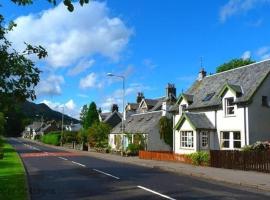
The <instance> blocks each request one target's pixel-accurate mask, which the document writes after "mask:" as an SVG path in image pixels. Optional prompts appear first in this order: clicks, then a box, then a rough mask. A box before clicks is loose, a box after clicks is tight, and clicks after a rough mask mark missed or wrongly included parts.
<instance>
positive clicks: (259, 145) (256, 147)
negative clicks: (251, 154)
mask: <svg viewBox="0 0 270 200" xmlns="http://www.w3.org/2000/svg"><path fill="white" fill-rule="evenodd" d="M269 150H270V143H269V142H260V141H257V142H256V143H254V144H252V145H247V146H244V147H243V148H242V151H256V152H262V151H269Z"/></svg>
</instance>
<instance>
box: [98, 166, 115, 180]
mask: <svg viewBox="0 0 270 200" xmlns="http://www.w3.org/2000/svg"><path fill="white" fill-rule="evenodd" d="M93 170H94V171H96V172H98V173H101V174H104V175H106V176H110V177H112V178H115V179H118V180H119V179H120V178H119V177H117V176H114V175H112V174H109V173H106V172H103V171H100V170H98V169H93Z"/></svg>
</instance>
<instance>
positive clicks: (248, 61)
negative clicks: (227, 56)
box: [216, 58, 255, 73]
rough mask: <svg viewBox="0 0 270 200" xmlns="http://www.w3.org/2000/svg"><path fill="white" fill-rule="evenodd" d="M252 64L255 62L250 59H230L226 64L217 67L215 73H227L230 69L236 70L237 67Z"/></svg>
mask: <svg viewBox="0 0 270 200" xmlns="http://www.w3.org/2000/svg"><path fill="white" fill-rule="evenodd" d="M252 63H255V61H253V60H251V59H246V60H244V59H242V58H240V59H232V60H230V61H229V62H226V63H224V64H222V65H219V66H218V67H217V69H216V72H217V73H219V72H223V71H227V70H230V69H235V68H238V67H242V66H245V65H249V64H252Z"/></svg>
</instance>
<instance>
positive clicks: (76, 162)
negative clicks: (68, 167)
mask: <svg viewBox="0 0 270 200" xmlns="http://www.w3.org/2000/svg"><path fill="white" fill-rule="evenodd" d="M71 162H72V163H74V164H76V165H80V166H82V167H86V166H85V165H83V164H81V163H78V162H75V161H71Z"/></svg>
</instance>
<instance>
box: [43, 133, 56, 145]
mask: <svg viewBox="0 0 270 200" xmlns="http://www.w3.org/2000/svg"><path fill="white" fill-rule="evenodd" d="M60 139H61V133H60V132H51V133H48V134H46V135H43V136H42V138H41V141H42V142H43V143H45V144H52V145H55V146H59V145H60Z"/></svg>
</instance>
